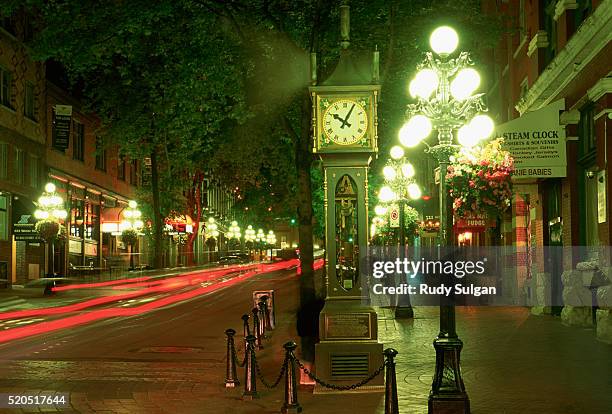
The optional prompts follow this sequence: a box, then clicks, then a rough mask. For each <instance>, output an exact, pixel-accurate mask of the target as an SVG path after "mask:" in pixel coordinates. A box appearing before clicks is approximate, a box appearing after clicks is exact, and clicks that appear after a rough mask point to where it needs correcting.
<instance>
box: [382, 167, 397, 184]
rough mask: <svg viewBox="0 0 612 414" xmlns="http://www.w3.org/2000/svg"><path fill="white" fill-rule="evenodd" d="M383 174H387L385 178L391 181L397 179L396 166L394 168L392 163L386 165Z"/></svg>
mask: <svg viewBox="0 0 612 414" xmlns="http://www.w3.org/2000/svg"><path fill="white" fill-rule="evenodd" d="M383 175H384V176H385V179H386V180H389V181H392V180H395V177H397V173H396V172H395V168H393V167H392V166H391V165H386V166H385V168H383Z"/></svg>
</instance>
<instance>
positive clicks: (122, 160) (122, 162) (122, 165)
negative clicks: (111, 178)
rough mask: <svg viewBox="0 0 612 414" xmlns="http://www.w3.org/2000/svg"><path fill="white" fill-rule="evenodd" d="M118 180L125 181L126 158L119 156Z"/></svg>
mask: <svg viewBox="0 0 612 414" xmlns="http://www.w3.org/2000/svg"><path fill="white" fill-rule="evenodd" d="M117 178H118V179H120V180H121V181H125V157H123V156H119V159H118V160H117Z"/></svg>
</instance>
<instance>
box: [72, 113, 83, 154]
mask: <svg viewBox="0 0 612 414" xmlns="http://www.w3.org/2000/svg"><path fill="white" fill-rule="evenodd" d="M73 130H74V139H73V140H72V159H75V160H78V161H83V160H84V159H85V125H83V124H82V123H80V122H77V121H74V129H73Z"/></svg>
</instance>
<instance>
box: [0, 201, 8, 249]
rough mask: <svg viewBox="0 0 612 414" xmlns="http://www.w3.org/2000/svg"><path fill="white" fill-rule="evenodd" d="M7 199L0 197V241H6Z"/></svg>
mask: <svg viewBox="0 0 612 414" xmlns="http://www.w3.org/2000/svg"><path fill="white" fill-rule="evenodd" d="M8 228H9V221H8V197H7V196H5V195H0V240H8V238H9V234H8Z"/></svg>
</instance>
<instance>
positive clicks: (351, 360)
mask: <svg viewBox="0 0 612 414" xmlns="http://www.w3.org/2000/svg"><path fill="white" fill-rule="evenodd" d="M319 332H320V339H321V340H320V342H319V343H318V344H316V345H315V367H316V375H317V377H319V378H320V379H322V380H323V381H325V382H327V383H330V384H334V385H340V386H346V385H351V384H355V383H357V382H359V381H361V380H363V379H364V378H367V377H369V376H370V375H371V374H372V373H373V372H374V371H376V370H377V369H378V368H380V366H381V365H382V364H383V361H384V356H383V345H382V344H381V343H379V342H378V322H377V317H376V311H374V309H373V308H371V307H369V306H365V305H364V304H363V303H362V302H361V300H354V299H336V298H328V299H327V301H326V302H325V306H324V307H323V310H322V311H321V314H320V315H319ZM382 391H384V375H383V373H381V374H379V375H378V376H377V377H376V378H374V379H372V381H370V382H369V383H368V384H366V385H364V386H362V387H359V388H356V389H354V390H349V391H339V390H334V389H329V388H325V387H323V386H320V385H319V384H316V385H315V389H314V393H315V394H320V393H329V392H382Z"/></svg>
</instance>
